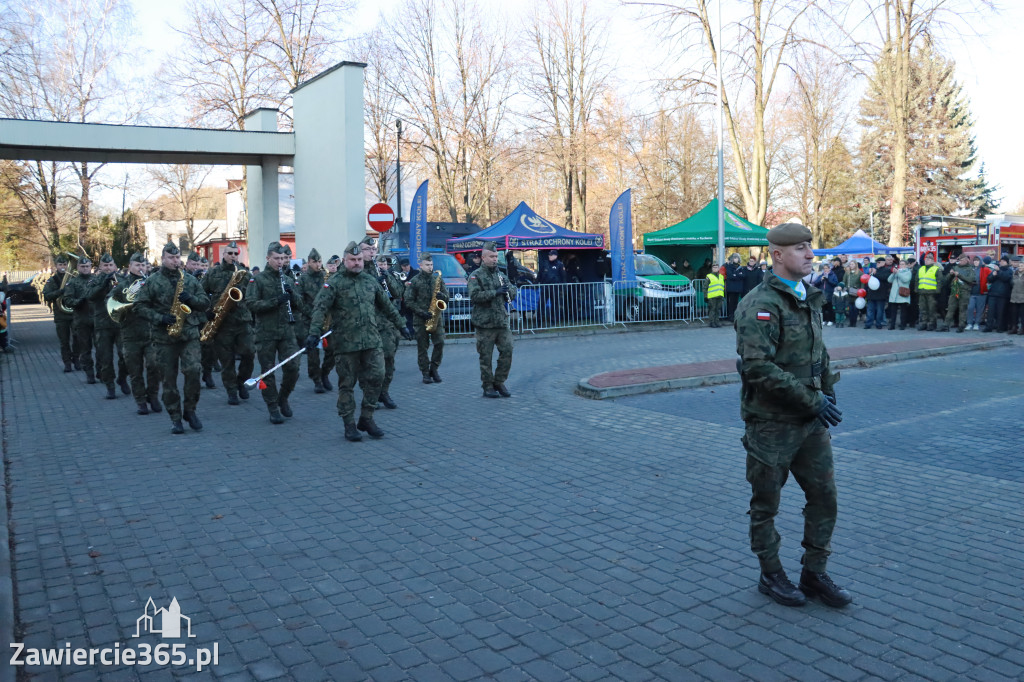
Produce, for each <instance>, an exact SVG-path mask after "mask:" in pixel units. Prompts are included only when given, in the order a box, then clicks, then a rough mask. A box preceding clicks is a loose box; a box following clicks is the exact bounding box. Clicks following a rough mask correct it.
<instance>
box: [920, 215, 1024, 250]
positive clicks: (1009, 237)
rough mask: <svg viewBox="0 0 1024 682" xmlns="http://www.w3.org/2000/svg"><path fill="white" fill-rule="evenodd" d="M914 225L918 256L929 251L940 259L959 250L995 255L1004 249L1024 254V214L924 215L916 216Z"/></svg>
mask: <svg viewBox="0 0 1024 682" xmlns="http://www.w3.org/2000/svg"><path fill="white" fill-rule="evenodd" d="M912 227H913V232H914V251H915V255H916V256H917V258H918V259H921V258H923V257H924V255H925V254H926V253H930V254H931V255H932V256H933V257H935V258H936V260H938V261H946V260H948V259H949V257H950V255H956V254H959V253H960V252H964V253H966V254H967V255H969V256H980V257H985V256H987V255H992V256H994V257H995V258H998V257H999V256H1000V255H1002V254H1004V253H1006V254H1009V255H1011V256H1014V255H1024V216H1019V215H1007V214H999V215H989V216H986V217H985V218H980V219H978V218H957V217H954V216H935V215H925V216H920V217H918V218H915V219H914V224H913V225H912Z"/></svg>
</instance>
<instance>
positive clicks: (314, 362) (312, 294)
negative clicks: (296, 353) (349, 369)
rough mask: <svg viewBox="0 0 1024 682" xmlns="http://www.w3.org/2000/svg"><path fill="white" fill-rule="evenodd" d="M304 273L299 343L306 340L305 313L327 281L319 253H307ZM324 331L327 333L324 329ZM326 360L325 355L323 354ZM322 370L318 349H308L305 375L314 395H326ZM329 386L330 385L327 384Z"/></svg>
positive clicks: (306, 317)
mask: <svg viewBox="0 0 1024 682" xmlns="http://www.w3.org/2000/svg"><path fill="white" fill-rule="evenodd" d="M306 263H307V265H306V271H305V272H304V273H302V274H301V275H299V284H298V287H299V295H300V296H301V297H302V308H303V316H302V321H301V322H300V323H299V324H297V325H295V327H296V331H297V332H298V333H301V336H302V338H301V339H299V342H300V343H301V342H304V341H305V339H306V330H307V329H308V328H309V317H308V315H306V314H305V313H307V312H309V311H311V310H312V309H313V301H315V300H316V296H317V294H319V293H320V290H321V289H323V288H324V282H325V281H327V277H326V274H327V273H325V272H324V269H323V263H322V259H321V258H320V252H319V251H317V250H316V249H313V250H311V251H310V252H309V257H308V258H307V259H306ZM324 331H327V330H326V329H325V330H324ZM325 360H326V353H325ZM322 372H323V368H322V367H321V365H320V347H319V346H317V347H316V348H313V349H310V350H308V351H306V374H307V375H308V376H309V378H310V379H311V380H312V381H313V390H314V391H315V392H316V393H326V392H327V388H326V387H325V386H324V384H323V375H322ZM328 385H330V383H328Z"/></svg>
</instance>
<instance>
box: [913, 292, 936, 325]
mask: <svg viewBox="0 0 1024 682" xmlns="http://www.w3.org/2000/svg"><path fill="white" fill-rule="evenodd" d="M938 298H939V296H938V294H937V293H935V292H932V293H928V292H925V291H920V292H918V297H917V305H918V308H919V310H920V311H921V316H920V318H919V320H918V322H919V323H920V324H919V325H918V326H919V327H934V326H935V314H936V307H937V306H938Z"/></svg>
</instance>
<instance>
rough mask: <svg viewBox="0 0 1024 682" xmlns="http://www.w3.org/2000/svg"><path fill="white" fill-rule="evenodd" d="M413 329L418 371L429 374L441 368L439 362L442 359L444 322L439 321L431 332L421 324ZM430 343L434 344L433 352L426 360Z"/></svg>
mask: <svg viewBox="0 0 1024 682" xmlns="http://www.w3.org/2000/svg"><path fill="white" fill-rule="evenodd" d="M415 329H416V362H417V363H418V364H419V367H420V371H421V372H429V371H430V370H432V369H437V368H438V367H440V366H441V360H442V359H444V320H441V323H440V324H438V325H437V329H435V330H434V331H432V332H428V331H427V328H426V326H424V325H423V324H417V325H416V326H415ZM431 343H433V344H434V350H433V352H432V353H431V354H430V358H429V359H428V358H427V349H429V348H430V344H431Z"/></svg>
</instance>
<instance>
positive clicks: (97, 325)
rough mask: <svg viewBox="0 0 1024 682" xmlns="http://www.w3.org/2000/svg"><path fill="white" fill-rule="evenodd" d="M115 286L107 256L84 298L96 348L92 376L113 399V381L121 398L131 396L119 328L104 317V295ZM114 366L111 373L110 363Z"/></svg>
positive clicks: (113, 267)
mask: <svg viewBox="0 0 1024 682" xmlns="http://www.w3.org/2000/svg"><path fill="white" fill-rule="evenodd" d="M117 285H118V278H117V264H116V263H114V259H113V257H112V256H111V255H110V254H109V253H105V254H103V256H102V257H101V258H100V270H99V272H97V273H96V274H94V275H93V276H92V278H91V279H90V280H89V286H88V288H87V289H86V294H85V295H86V299H87V300H88V301H89V307H90V308H91V310H92V328H93V342H94V344H95V346H96V374H97V376H98V377H99V380H100V383H102V384H103V385H104V386H106V388H107V399H108V400H113V399H115V398H116V397H117V392H116V391H115V390H114V380H115V378H116V379H117V383H118V384H119V385H120V386H121V390H122V391H123V392H124V394H125V395H129V394H130V393H131V389H130V388H129V387H128V370H127V369H126V368H125V364H124V357H122V355H121V328H120V327H119V326H118V324H117V323H116V322H114V321H113V320H112V319H110V315H109V314H107V308H106V301H107V295H108V294H109V293H110V292H111V291H113V290H114V288H115V287H117ZM115 362H116V363H117V371H116V373H115V368H114V363H115Z"/></svg>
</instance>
